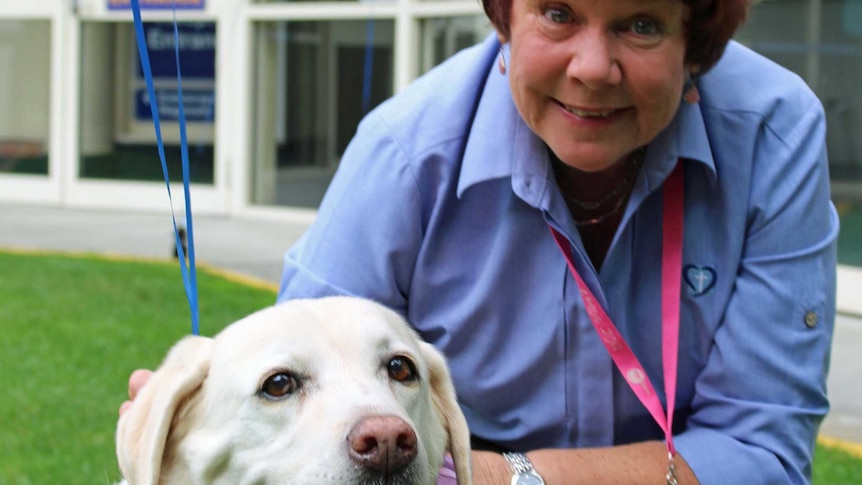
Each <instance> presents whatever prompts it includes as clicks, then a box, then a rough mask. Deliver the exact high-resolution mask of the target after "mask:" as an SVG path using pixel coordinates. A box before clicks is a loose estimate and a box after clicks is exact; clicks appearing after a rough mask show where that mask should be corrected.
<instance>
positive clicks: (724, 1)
mask: <svg viewBox="0 0 862 485" xmlns="http://www.w3.org/2000/svg"><path fill="white" fill-rule="evenodd" d="M512 1H513V0H482V7H484V9H485V14H486V15H487V16H488V18H489V19H490V20H491V23H492V24H493V25H494V28H495V29H496V30H497V32H499V33H500V35H502V36H503V37H504V38H506V39H508V38H509V35H510V33H511V32H510V30H509V22H510V20H511V19H510V17H511V12H512ZM679 1H681V2H683V3H685V4H686V5H688V7H689V9H690V11H691V15H690V16H689V19H688V22H687V23H686V44H685V45H686V52H685V62H686V64H688V65H692V66H697V67H698V72H699V73H703V72H705V71H707V70H708V69H709V68H711V67H712V66H713V65H715V63H716V62H718V60H719V59H720V58H721V55H722V54H723V53H724V48H725V47H727V43H728V42H729V41H730V39H731V38H732V37H733V34H734V33H735V32H736V29H738V28H739V26H740V25H742V22H744V21H745V17H746V14H747V13H748V8H749V7H750V6H751V3H752V0H679Z"/></svg>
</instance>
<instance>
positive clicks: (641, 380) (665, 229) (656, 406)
mask: <svg viewBox="0 0 862 485" xmlns="http://www.w3.org/2000/svg"><path fill="white" fill-rule="evenodd" d="M683 198H684V181H683V168H682V161H679V162H678V163H677V166H676V168H675V169H674V171H673V172H672V173H671V175H670V177H669V178H668V180H667V181H666V182H665V183H664V201H663V202H664V214H663V225H662V277H661V278H662V290H661V301H662V305H661V314H662V367H663V370H664V390H665V396H666V398H667V414H665V412H664V409H663V408H662V405H661V401H659V398H658V395H656V392H655V388H654V387H653V385H652V382H650V380H649V376H647V373H646V372H645V371H644V368H643V366H642V365H641V363H640V361H638V359H637V357H635V354H634V352H632V350H631V348H630V347H629V346H628V344H626V342H625V339H623V336H622V335H620V332H619V331H618V330H617V327H616V326H615V325H614V323H613V322H612V321H611V319H610V317H608V314H607V313H606V312H605V310H604V309H603V308H602V305H601V304H600V303H599V302H598V300H597V299H596V297H595V296H594V295H593V292H592V291H590V289H589V288H588V287H587V285H586V284H585V283H584V280H583V279H581V276H580V275H579V274H578V271H577V270H576V269H575V265H574V259H573V257H572V249H571V245H570V244H569V241H568V240H567V239H566V237H565V236H563V235H562V234H560V232H559V231H557V230H556V229H554V228H553V227H552V226H549V227H550V229H551V233H552V234H553V236H554V241H556V243H557V246H559V247H560V250H561V251H562V252H563V256H565V258H566V263H567V264H568V266H569V270H570V271H571V273H572V275H573V276H574V277H575V281H576V282H577V283H578V289H579V290H580V293H581V298H583V300H584V307H585V308H586V311H587V315H589V317H590V320H591V321H592V323H593V326H594V327H595V328H596V332H598V334H599V337H601V340H602V342H603V343H604V344H605V347H606V348H607V349H608V353H609V354H610V355H611V358H612V359H613V361H614V363H615V364H616V366H617V368H618V369H619V370H620V372H621V373H622V375H623V377H624V378H625V380H626V382H628V384H629V386H630V387H631V388H632V390H633V391H634V393H635V395H637V397H638V399H640V401H641V403H643V405H644V406H645V407H646V408H647V410H649V412H650V414H651V415H652V417H653V419H655V421H656V423H658V425H659V426H660V427H661V429H662V430H663V431H664V436H665V439H666V441H667V450H668V456H670V457H673V455H674V454H675V453H676V450H675V448H674V446H673V433H672V431H671V429H672V427H673V410H674V406H675V401H676V374H677V358H678V349H679V300H680V285H681V284H682V239H683Z"/></svg>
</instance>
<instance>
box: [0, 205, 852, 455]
mask: <svg viewBox="0 0 862 485" xmlns="http://www.w3.org/2000/svg"><path fill="white" fill-rule="evenodd" d="M178 217H180V215H178ZM178 222H180V221H178ZM306 227H307V223H305V222H286V221H284V220H273V219H272V218H268V219H256V218H250V217H212V216H195V218H194V230H195V251H196V256H197V260H198V261H200V262H203V263H206V264H208V265H211V266H215V267H218V268H221V269H225V270H229V271H231V272H234V273H239V274H242V275H245V276H248V277H252V278H256V279H259V280H263V281H265V282H270V283H277V282H278V280H279V276H280V274H281V264H282V257H283V254H284V251H285V249H286V248H288V247H289V246H290V245H291V244H292V243H293V242H294V241H296V239H298V238H299V237H300V236H301V234H302V232H303V231H304V230H305V229H306ZM173 238H174V236H173V226H172V225H171V218H170V214H168V213H166V214H164V215H156V214H141V213H130V212H120V211H105V210H81V209H60V208H50V207H37V206H26V205H13V204H0V248H14V249H31V250H56V251H72V252H88V253H100V254H112V255H127V256H133V257H145V258H161V259H169V258H170V257H171V256H172V254H173V240H174V239H173ZM0 271H2V269H0ZM860 380H862V318H859V317H855V316H850V315H839V317H838V319H837V321H836V329H835V340H834V345H833V352H832V367H831V371H830V375H829V380H828V386H829V394H830V398H831V401H832V411H831V413H830V414H829V416H828V417H827V418H826V421H825V422H824V423H823V427H822V428H821V432H822V434H823V435H825V436H829V437H832V438H837V439H841V440H846V441H852V442H855V443H860V444H862V386H860V385H859V383H860Z"/></svg>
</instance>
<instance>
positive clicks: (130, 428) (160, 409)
mask: <svg viewBox="0 0 862 485" xmlns="http://www.w3.org/2000/svg"><path fill="white" fill-rule="evenodd" d="M211 354H212V339H210V338H206V337H197V336H189V337H186V338H184V339H182V340H180V341H179V342H178V343H177V344H176V345H174V347H173V348H172V349H171V351H170V352H169V353H168V356H167V357H166V358H165V360H164V362H162V365H161V366H159V368H158V369H157V370H156V371H155V372H154V373H153V375H152V376H151V377H150V379H149V381H147V383H146V384H145V385H144V387H143V388H142V389H141V390H140V392H139V393H138V395H137V396H136V397H135V400H134V403H133V404H132V407H131V408H129V409H128V410H127V411H126V412H125V413H123V415H122V416H120V421H119V422H118V423H117V443H116V444H117V459H118V462H119V465H120V471H121V472H122V473H123V477H125V479H126V480H127V481H128V482H129V483H130V484H133V485H158V483H159V479H160V475H161V467H162V457H163V455H164V452H165V443H166V442H167V439H168V432H169V431H170V429H171V422H172V421H173V418H174V414H175V413H176V412H177V410H178V407H179V405H180V404H181V403H182V402H183V401H185V400H186V399H187V398H188V397H190V396H191V395H192V394H194V393H195V392H196V391H197V390H198V389H199V388H200V387H201V384H202V383H203V381H204V379H205V378H206V375H207V373H208V372H209V368H210V357H211Z"/></svg>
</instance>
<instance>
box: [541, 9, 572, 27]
mask: <svg viewBox="0 0 862 485" xmlns="http://www.w3.org/2000/svg"><path fill="white" fill-rule="evenodd" d="M544 15H545V18H546V19H548V20H550V21H551V22H553V23H555V24H565V23H568V22H570V21H571V19H572V15H571V14H570V13H569V11H568V10H566V9H565V8H562V7H547V8H546V9H545V11H544Z"/></svg>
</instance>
